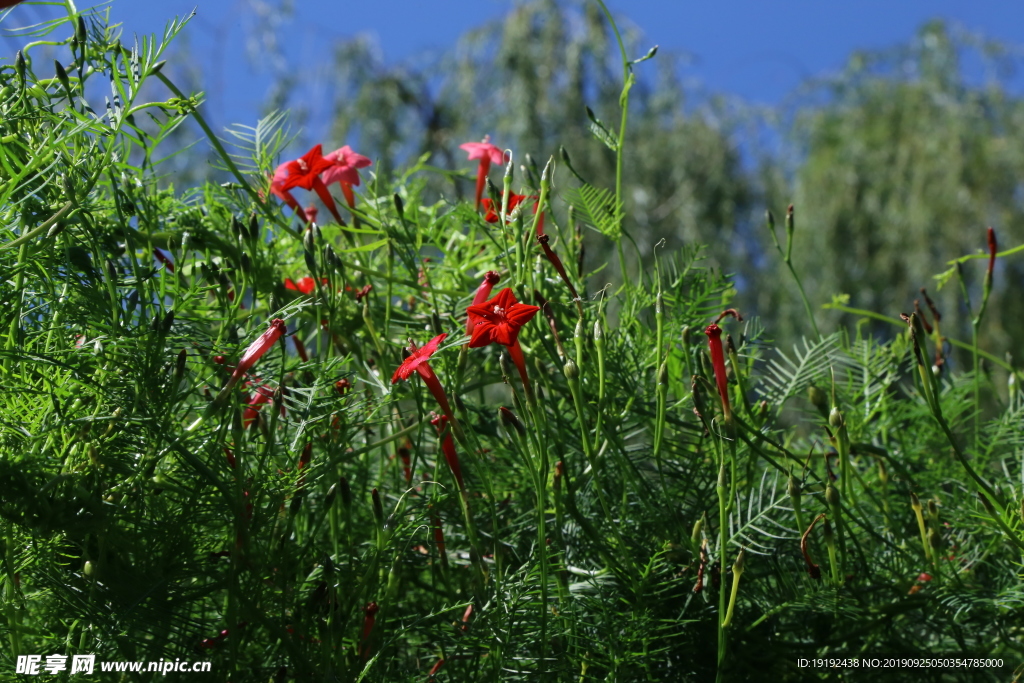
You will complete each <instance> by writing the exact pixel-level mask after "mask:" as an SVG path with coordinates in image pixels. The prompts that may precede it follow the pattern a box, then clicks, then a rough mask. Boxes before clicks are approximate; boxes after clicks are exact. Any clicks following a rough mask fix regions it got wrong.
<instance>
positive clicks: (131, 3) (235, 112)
mask: <svg viewBox="0 0 1024 683" xmlns="http://www.w3.org/2000/svg"><path fill="white" fill-rule="evenodd" d="M278 1H279V0H160V1H158V2H156V1H153V0H112V2H111V3H110V7H111V14H112V19H113V20H114V21H115V22H122V23H123V24H124V29H125V32H126V33H127V34H128V35H129V36H130V35H131V33H132V32H137V33H153V32H160V31H161V30H162V28H163V25H164V23H165V22H166V21H167V20H168V19H170V18H172V17H173V16H174V15H176V14H177V15H182V16H184V15H187V14H189V13H190V12H191V11H192V8H193V7H197V16H196V18H195V20H194V21H193V23H192V25H190V26H189V27H188V28H187V29H186V31H187V34H188V35H187V39H188V41H189V45H190V47H191V49H192V50H194V51H195V52H196V53H197V55H199V56H200V61H201V63H202V65H203V75H204V78H206V79H207V83H206V85H205V87H206V89H207V91H208V92H209V98H210V99H209V102H210V108H211V109H212V111H211V112H210V114H211V115H212V118H213V119H214V120H215V121H216V122H217V123H218V124H220V125H223V124H226V123H229V122H231V121H239V122H243V123H252V122H254V120H255V117H256V115H257V112H258V107H259V104H260V103H261V102H262V101H263V98H264V97H265V95H266V94H267V91H268V87H269V83H270V78H271V76H270V69H269V68H264V69H259V68H254V65H253V64H252V63H251V62H250V61H249V60H247V59H246V33H247V31H249V30H251V28H252V27H253V26H254V25H256V23H257V21H258V20H259V19H258V9H259V8H260V7H261V6H262V7H264V8H267V7H271V6H274V5H277V4H278ZM78 5H79V8H82V7H85V6H87V5H88V2H87V1H86V0H78ZM294 5H295V8H296V9H295V16H294V17H292V18H291V19H289V20H286V21H284V22H283V23H282V24H281V27H280V28H281V32H280V35H281V36H282V38H283V39H284V42H285V46H284V47H285V49H286V52H287V53H288V54H289V55H290V57H291V59H292V60H293V61H296V62H297V61H299V60H301V61H303V62H304V63H311V62H316V59H317V57H318V56H319V55H322V54H328V55H329V46H330V44H331V43H332V42H334V41H336V40H338V39H344V38H351V37H353V36H355V35H357V34H369V35H371V36H373V37H374V38H375V40H376V42H377V44H378V45H379V47H380V50H381V53H382V56H383V57H384V59H385V61H389V62H394V61H400V60H406V59H410V58H413V57H415V56H416V55H418V54H422V53H423V52H424V51H431V50H443V49H444V48H446V47H447V46H450V45H452V44H453V42H454V41H455V39H456V38H457V37H458V36H459V35H461V34H462V33H463V32H464V31H466V30H467V29H470V28H473V27H476V26H479V25H481V24H483V23H485V22H488V21H492V20H495V19H499V18H500V17H501V16H503V15H504V14H505V13H506V12H507V11H508V10H509V8H510V7H512V6H513V2H512V1H511V0H435V1H434V2H425V1H423V0H387V1H385V2H367V1H365V0H364V1H360V2H353V1H350V0H294ZM609 6H610V7H611V9H612V11H613V12H614V13H615V14H616V15H617V16H618V17H624V18H626V19H628V21H629V23H631V24H632V25H633V26H635V27H636V28H638V29H640V30H641V31H642V32H643V34H644V35H645V36H646V44H649V45H654V44H658V45H660V46H661V48H662V49H664V50H668V51H673V52H676V53H685V54H687V55H689V61H688V66H687V68H686V76H687V77H688V78H689V79H694V80H695V81H697V82H699V83H701V84H702V85H703V87H704V88H705V89H706V90H707V91H710V92H716V93H724V94H728V95H732V96H736V97H739V98H742V99H743V100H746V101H748V102H752V103H761V104H774V103H778V102H779V101H780V100H781V99H782V98H783V97H784V96H785V95H786V94H788V93H790V92H792V91H793V89H794V88H795V87H796V86H797V85H799V84H800V83H801V82H802V81H803V80H805V79H806V78H808V77H813V76H822V75H826V74H828V73H830V72H833V71H835V70H837V69H838V68H839V67H841V66H842V65H843V63H844V62H845V61H846V59H847V58H848V57H849V55H850V54H851V52H853V51H854V50H857V49H875V48H884V47H890V46H894V45H897V44H899V43H904V42H906V41H907V40H909V39H910V38H911V37H912V36H913V35H914V33H915V31H916V29H917V28H918V27H919V26H920V25H921V24H922V23H923V22H925V21H927V20H929V19H932V18H936V17H941V18H945V19H947V20H949V21H952V22H957V23H959V24H960V25H962V26H963V27H965V28H967V29H969V30H971V31H977V32H979V33H982V34H984V35H986V36H987V37H990V38H994V39H996V40H999V41H1001V42H1004V43H1007V44H1010V45H1015V46H1024V6H1021V5H1019V4H1018V3H1016V2H1006V1H995V0H982V1H978V0H975V1H974V2H970V3H967V2H963V1H962V0H957V1H954V0H899V1H898V2H892V1H891V0H890V1H881V0H858V2H834V1H833V2H828V1H826V0H776V1H775V2H764V1H763V0H718V1H717V2H713V3H712V2H699V3H697V2H692V3H691V2H679V1H673V0H646V1H645V0H634V2H625V1H623V0H609ZM57 11H59V10H58V9H57V8H53V7H45V6H36V7H25V6H21V7H18V8H16V9H15V10H14V11H13V12H12V14H11V15H10V16H9V17H8V19H7V20H5V21H4V26H5V27H11V26H16V25H21V24H24V23H29V22H30V21H32V20H38V19H39V18H41V17H45V16H50V15H52V13H54V12H57ZM263 20H265V21H266V20H272V21H279V20H281V17H280V16H275V14H274V13H270V14H266V15H264V17H263ZM14 49H16V45H15V43H14V41H11V40H9V39H4V40H0V54H2V56H4V57H9V56H10V54H12V53H13V51H14ZM257 54H258V53H257ZM638 56H639V55H638ZM1020 80H1021V79H1020V78H1019V77H1018V79H1017V81H1015V83H1020ZM1015 89H1017V90H1024V88H1019V89H1018V88H1015ZM322 113H323V112H321V114H322ZM314 114H316V112H314Z"/></svg>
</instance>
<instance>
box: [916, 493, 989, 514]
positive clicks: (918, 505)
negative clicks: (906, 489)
mask: <svg viewBox="0 0 1024 683" xmlns="http://www.w3.org/2000/svg"><path fill="white" fill-rule="evenodd" d="M982 500H984V496H982ZM910 507H912V508H914V512H921V499H920V498H918V497H917V494H916V493H914V492H913V491H911V492H910Z"/></svg>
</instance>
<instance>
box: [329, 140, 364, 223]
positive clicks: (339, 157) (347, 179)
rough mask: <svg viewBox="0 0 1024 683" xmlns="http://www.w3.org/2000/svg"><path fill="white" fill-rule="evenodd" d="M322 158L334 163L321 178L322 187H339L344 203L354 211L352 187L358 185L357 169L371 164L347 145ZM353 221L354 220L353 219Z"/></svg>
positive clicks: (354, 200)
mask: <svg viewBox="0 0 1024 683" xmlns="http://www.w3.org/2000/svg"><path fill="white" fill-rule="evenodd" d="M324 158H325V159H327V160H329V161H331V162H333V163H334V165H333V166H331V167H330V168H329V169H327V170H326V171H324V173H323V175H322V176H321V178H323V181H324V185H330V184H331V183H334V182H336V183H338V184H339V185H341V193H342V194H343V195H345V201H346V202H348V206H349V208H351V209H354V208H355V206H356V196H355V194H354V193H353V192H352V186H353V185H358V184H359V170H358V169H360V168H366V167H367V166H369V165H370V164H372V163H373V162H372V161H370V160H369V159H367V158H366V157H364V156H363V155H362V154H356V153H355V152H353V151H352V148H351V147H349V146H348V145H345V146H344V147H342V148H341V149H336V150H334V151H333V152H331V153H330V154H328V155H327V156H326V157H324ZM353 220H355V218H354V217H353Z"/></svg>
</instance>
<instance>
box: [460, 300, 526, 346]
mask: <svg viewBox="0 0 1024 683" xmlns="http://www.w3.org/2000/svg"><path fill="white" fill-rule="evenodd" d="M539 310H540V308H539V307H537V306H531V305H529V304H523V303H519V301H518V300H517V299H516V295H515V294H513V293H512V290H511V288H509V287H506V288H505V289H503V290H501V291H500V292H498V295H497V296H495V297H494V298H493V299H491V300H489V301H485V302H484V303H482V304H475V305H472V306H470V307H469V308H467V309H466V313H467V314H468V315H469V319H470V321H471V322H472V323H473V324H474V326H473V338H472V339H470V341H469V346H470V348H473V349H476V348H479V347H481V346H487V345H488V344H492V343H496V344H501V345H503V346H508V347H512V346H515V345H516V343H517V342H518V341H519V330H520V329H521V328H522V326H523V325H525V324H526V323H528V322H530V319H531V318H533V316H535V315H536V314H537V311H539Z"/></svg>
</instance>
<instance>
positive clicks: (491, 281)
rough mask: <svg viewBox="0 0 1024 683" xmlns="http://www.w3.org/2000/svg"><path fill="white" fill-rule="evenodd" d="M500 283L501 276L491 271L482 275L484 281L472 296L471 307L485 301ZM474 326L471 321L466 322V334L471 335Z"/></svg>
mask: <svg viewBox="0 0 1024 683" xmlns="http://www.w3.org/2000/svg"><path fill="white" fill-rule="evenodd" d="M500 281H501V275H499V274H498V273H495V272H494V271H493V270H489V271H487V272H486V273H484V279H483V280H482V281H481V282H480V286H479V287H477V288H476V294H475V295H474V296H473V303H472V304H471V305H472V306H479V305H480V304H482V303H483V302H485V301H487V297H489V296H490V295H491V290H492V289H494V285H496V284H498V282H500ZM474 327H476V324H475V323H474V322H473V320H468V321H467V322H466V334H469V335H471V334H473V328H474Z"/></svg>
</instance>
